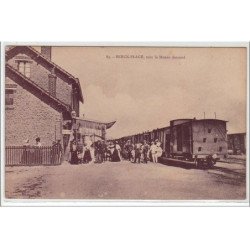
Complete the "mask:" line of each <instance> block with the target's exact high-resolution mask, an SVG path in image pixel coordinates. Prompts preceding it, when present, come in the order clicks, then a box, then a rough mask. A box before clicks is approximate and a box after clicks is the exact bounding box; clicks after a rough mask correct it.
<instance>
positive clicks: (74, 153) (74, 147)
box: [71, 141, 78, 165]
mask: <svg viewBox="0 0 250 250" xmlns="http://www.w3.org/2000/svg"><path fill="white" fill-rule="evenodd" d="M71 164H74V165H76V164H78V155H77V145H76V142H75V141H73V143H72V148H71Z"/></svg>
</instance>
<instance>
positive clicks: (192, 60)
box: [2, 44, 249, 204]
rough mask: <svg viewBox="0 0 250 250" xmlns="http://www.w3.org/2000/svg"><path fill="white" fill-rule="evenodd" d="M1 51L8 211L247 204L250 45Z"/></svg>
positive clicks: (41, 47)
mask: <svg viewBox="0 0 250 250" xmlns="http://www.w3.org/2000/svg"><path fill="white" fill-rule="evenodd" d="M4 49H5V50H4V52H3V54H4V56H5V58H4V63H5V70H4V79H5V87H4V94H5V107H4V108H3V112H4V122H5V124H4V136H5V142H4V143H5V145H4V147H5V152H4V154H3V160H4V170H3V171H2V172H3V173H4V183H2V188H3V189H4V197H2V199H4V201H5V202H6V204H8V203H10V204H11V202H21V201H22V200H25V201H26V202H27V204H28V203H29V202H32V201H40V202H43V201H50V200H51V201H52V200H62V201H67V200H76V201H105V202H109V201H110V202H113V201H121V202H123V201H124V202H126V201H135V202H137V201H138V202H139V201H148V202H153V201H158V202H159V204H160V203H161V202H166V203H167V202H172V201H176V202H180V204H182V203H183V204H185V202H195V201H200V202H204V204H205V202H235V203H236V204H244V203H247V202H248V199H249V197H248V196H249V193H248V181H249V176H248V174H249V171H248V150H247V138H248V134H247V119H248V117H247V90H248V68H247V67H248V63H247V61H248V45H246V44H245V45H242V46H236V45H234V44H229V45H228V46H226V45H225V46H216V45H213V46H153V45H151V46H149V45H147V46H139V45H136V46H132V45H131V46H118V45H116V46H114V45H112V46H111V45H108V46H86V45H85V46H83V45H67V44H66V45H58V44H55V45H51V44H42V45H41V44H33V45H32V44H31V45H12V44H6V45H5V47H4Z"/></svg>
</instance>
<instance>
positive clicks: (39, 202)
mask: <svg viewBox="0 0 250 250" xmlns="http://www.w3.org/2000/svg"><path fill="white" fill-rule="evenodd" d="M7 45H33V46H40V45H50V46H89V47H91V46H110V47H111V46H136V47H144V46H145V47H194V48H195V47H198V48H203V47H218V48H220V47H245V48H247V114H246V115H247V131H246V132H247V137H246V138H247V142H246V144H247V145H246V147H247V161H246V197H247V199H246V200H220V201H218V200H191V201H189V200H181V201H176V200H168V201H166V200H94V199H93V200H80V199H79V200H57V199H54V200H48V199H36V200H32V199H27V200H26V199H22V200H19V199H6V198H5V194H4V193H5V192H4V191H5V188H4V186H5V179H4V176H5V171H4V168H5V164H4V162H5V157H4V152H5V151H4V148H5V133H4V131H5V120H4V117H5V106H4V105H5V104H4V98H1V205H2V206H18V207H20V206H25V207H26V206H40V207H43V206H91V207H92V206H101V207H107V206H108V207H113V206H124V207H128V206H129V207H138V206H149V207H155V206H169V207H173V206H174V207H175V206H184V207H188V206H197V207H198V206H203V207H204V206H205V207H207V206H221V207H225V206H249V43H246V42H233V43H231V42H202V43H197V42H174V43H169V42H166V43H165V42H152V43H151V42H83V43H78V42H77V43H76V42H18V43H15V42H4V43H1V96H2V97H4V94H5V92H4V87H3V86H4V84H5V82H4V78H5V71H4V68H5V67H4V65H5V46H7Z"/></svg>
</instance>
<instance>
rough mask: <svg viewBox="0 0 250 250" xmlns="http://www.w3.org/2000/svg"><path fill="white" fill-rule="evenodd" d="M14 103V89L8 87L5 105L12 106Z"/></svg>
mask: <svg viewBox="0 0 250 250" xmlns="http://www.w3.org/2000/svg"><path fill="white" fill-rule="evenodd" d="M13 104H14V90H13V89H6V90H5V105H6V106H12V105H13Z"/></svg>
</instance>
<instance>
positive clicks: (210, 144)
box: [116, 119, 227, 167]
mask: <svg viewBox="0 0 250 250" xmlns="http://www.w3.org/2000/svg"><path fill="white" fill-rule="evenodd" d="M226 123H227V121H223V120H218V119H200V120H197V119H177V120H172V121H170V126H168V127H163V128H157V129H154V130H152V131H147V132H144V133H141V134H136V135H132V136H126V137H122V138H120V139H117V140H116V141H118V143H119V144H120V145H121V146H122V147H123V145H124V144H125V143H126V142H127V140H130V141H131V142H132V143H133V144H135V143H138V142H143V140H147V141H148V142H149V143H150V142H151V141H155V140H156V139H158V140H159V141H160V142H161V145H162V149H163V156H164V157H167V158H171V159H177V160H182V161H189V162H190V161H191V162H194V163H195V165H196V166H202V165H206V166H209V167H212V166H214V164H215V163H216V161H217V160H219V159H220V158H224V157H226V156H227V129H226Z"/></svg>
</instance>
